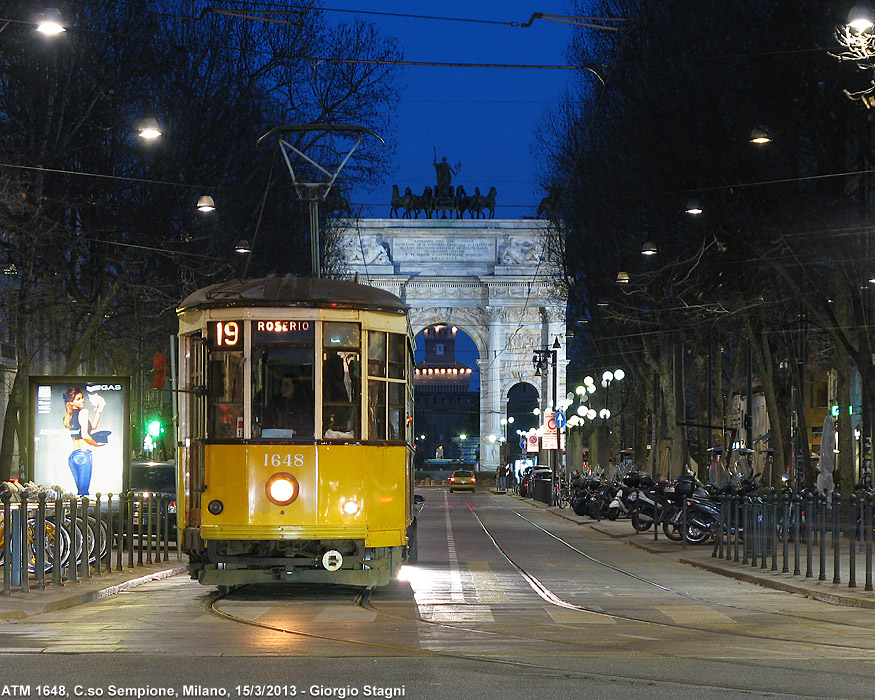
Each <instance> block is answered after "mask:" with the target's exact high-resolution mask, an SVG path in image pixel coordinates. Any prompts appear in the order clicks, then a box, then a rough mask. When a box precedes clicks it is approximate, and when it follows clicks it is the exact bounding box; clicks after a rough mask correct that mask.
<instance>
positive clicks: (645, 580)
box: [475, 501, 875, 631]
mask: <svg viewBox="0 0 875 700" xmlns="http://www.w3.org/2000/svg"><path fill="white" fill-rule="evenodd" d="M495 502H496V503H497V504H498V505H499V506H500V507H502V508H504V509H505V510H508V511H509V512H511V513H513V514H514V515H515V516H517V517H519V518H520V519H521V520H523V521H524V522H526V523H528V524H529V525H531V526H532V527H533V528H535V529H536V530H539V531H540V532H542V533H543V534H545V535H547V536H548V537H550V538H552V539H554V540H555V541H557V542H559V543H560V544H562V545H563V546H565V547H567V548H568V549H570V550H571V551H572V552H574V553H576V554H578V555H579V556H581V557H583V558H584V559H586V560H588V561H590V562H592V563H593V564H596V565H598V566H602V567H604V568H607V569H610V570H611V571H614V572H616V573H618V574H621V575H623V576H627V577H629V578H632V579H634V580H636V581H639V582H640V583H643V584H645V585H648V586H651V587H653V588H656V589H658V590H661V591H663V592H664V593H669V594H672V595H676V596H679V597H682V598H685V599H687V600H690V601H693V602H696V603H702V604H703V605H711V606H715V607H720V608H724V609H727V610H736V611H739V612H750V613H756V614H759V615H772V616H776V617H782V618H786V619H794V620H800V621H804V622H818V623H822V624H826V625H834V626H837V627H840V628H852V629H859V630H864V631H873V630H875V626H873V625H859V624H854V623H851V622H838V621H835V620H827V619H824V618H820V617H812V616H810V615H799V614H795V613H788V612H782V611H776V610H764V609H762V608H757V607H750V606H743V605H736V604H733V603H725V602H723V601H718V600H711V599H708V598H703V597H701V596H697V595H694V594H692V593H689V592H687V591H681V590H678V589H676V588H672V587H670V586H666V585H664V584H662V583H659V582H658V581H654V580H652V579H649V578H647V577H645V576H641V575H640V574H637V573H635V572H633V571H629V570H628V569H624V568H622V567H620V566H616V565H615V564H610V563H608V562H605V561H602V560H601V559H599V558H597V557H594V556H592V555H591V554H589V553H588V552H584V551H583V550H581V549H580V548H578V547H576V546H575V545H573V544H571V543H570V542H568V541H567V540H565V539H563V538H562V537H559V536H558V535H557V534H555V533H554V532H551V531H549V530H548V529H546V528H544V527H542V526H541V525H538V524H537V523H535V522H534V521H533V520H531V519H530V518H527V517H526V516H525V515H523V514H522V513H521V512H519V511H518V510H516V509H514V508H511V507H509V506H507V505H505V504H503V503H498V501H495ZM476 517H477V516H476V514H475V518H476ZM478 520H479V518H478ZM481 526H482V527H484V529H485V526H484V525H481ZM487 534H489V533H488V532H487ZM701 631H705V630H701Z"/></svg>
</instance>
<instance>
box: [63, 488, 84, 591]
mask: <svg viewBox="0 0 875 700" xmlns="http://www.w3.org/2000/svg"><path fill="white" fill-rule="evenodd" d="M70 533H71V535H72V537H73V551H72V552H71V556H70V562H69V563H68V564H67V576H68V578H69V580H70V581H73V582H74V583H75V582H76V581H78V580H79V571H78V569H79V559H80V558H81V557H82V553H83V551H84V550H85V547H84V543H83V540H84V539H85V536H84V535H85V533H83V532H82V530H81V529H80V528H79V499H78V498H77V497H76V496H72V497H71V498H70Z"/></svg>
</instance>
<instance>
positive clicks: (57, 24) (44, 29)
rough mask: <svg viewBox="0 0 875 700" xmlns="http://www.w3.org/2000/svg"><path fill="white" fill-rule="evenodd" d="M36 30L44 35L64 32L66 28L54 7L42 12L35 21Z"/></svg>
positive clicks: (55, 34)
mask: <svg viewBox="0 0 875 700" xmlns="http://www.w3.org/2000/svg"><path fill="white" fill-rule="evenodd" d="M36 30H37V31H38V32H39V33H40V34H45V35H46V36H57V35H58V34H63V33H64V32H66V31H67V28H66V27H65V26H64V24H63V19H62V18H61V13H60V12H58V11H57V10H55V9H49V10H46V11H45V12H43V13H42V16H41V17H40V18H39V20H38V22H37V25H36Z"/></svg>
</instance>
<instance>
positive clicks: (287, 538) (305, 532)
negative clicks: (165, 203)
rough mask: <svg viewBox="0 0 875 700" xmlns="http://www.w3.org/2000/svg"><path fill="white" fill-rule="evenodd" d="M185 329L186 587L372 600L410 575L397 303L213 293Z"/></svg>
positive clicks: (406, 409)
mask: <svg viewBox="0 0 875 700" xmlns="http://www.w3.org/2000/svg"><path fill="white" fill-rule="evenodd" d="M177 314H178V317H179V358H180V394H179V395H180V411H179V413H180V452H179V455H180V456H179V464H180V469H179V485H178V490H179V494H178V495H179V498H178V504H179V513H178V518H179V522H180V532H181V533H182V537H183V545H182V546H183V549H184V551H185V552H186V554H188V557H189V573H190V574H191V577H192V578H195V579H197V580H198V581H199V582H200V583H202V584H205V585H218V586H220V587H233V586H236V585H241V584H246V583H264V582H272V581H292V582H318V583H338V584H349V585H361V586H379V585H385V584H387V583H388V582H389V581H390V579H391V578H392V577H393V576H394V574H395V573H396V572H397V570H398V568H399V567H400V566H401V564H402V563H403V562H404V561H408V560H415V556H416V522H415V518H414V513H413V447H412V442H413V426H412V416H413V382H412V377H413V371H412V367H413V349H412V347H413V343H412V337H411V335H410V329H409V325H408V321H407V314H406V307H405V305H404V303H403V302H402V301H401V300H400V299H399V298H398V297H396V296H394V295H393V294H390V293H389V292H385V291H383V290H380V289H376V288H373V287H367V286H363V285H359V284H355V283H353V282H347V281H340V280H330V279H311V278H301V277H291V276H286V277H268V278H265V279H250V280H235V281H232V282H226V283H222V284H217V285H213V286H211V287H206V288H204V289H201V290H199V291H197V292H195V293H193V294H191V295H190V296H188V297H187V298H186V299H185V300H184V301H183V302H182V303H181V304H180V306H179V309H178V310H177Z"/></svg>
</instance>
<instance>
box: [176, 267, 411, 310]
mask: <svg viewBox="0 0 875 700" xmlns="http://www.w3.org/2000/svg"><path fill="white" fill-rule="evenodd" d="M229 306H305V307H323V306H324V307H334V308H347V309H378V310H380V311H390V312H391V311H395V312H397V313H404V312H405V311H406V310H407V306H406V305H405V304H404V302H403V301H401V299H399V298H398V297H397V296H395V295H394V294H392V293H391V292H387V291H385V290H383V289H378V288H376V287H369V286H367V285H364V284H357V283H355V282H348V281H346V280H335V279H326V278H313V277H295V276H293V275H286V276H284V277H263V278H258V279H245V280H241V279H235V280H231V281H229V282H220V283H219V284H214V285H211V286H209V287H204V288H203V289H199V290H197V291H196V292H193V293H191V294H189V295H188V296H187V297H186V298H185V299H184V300H183V301H182V303H181V304H180V305H179V307H178V309H177V311H178V312H180V313H181V312H183V311H188V310H190V309H198V308H200V309H215V308H222V307H229Z"/></svg>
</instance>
